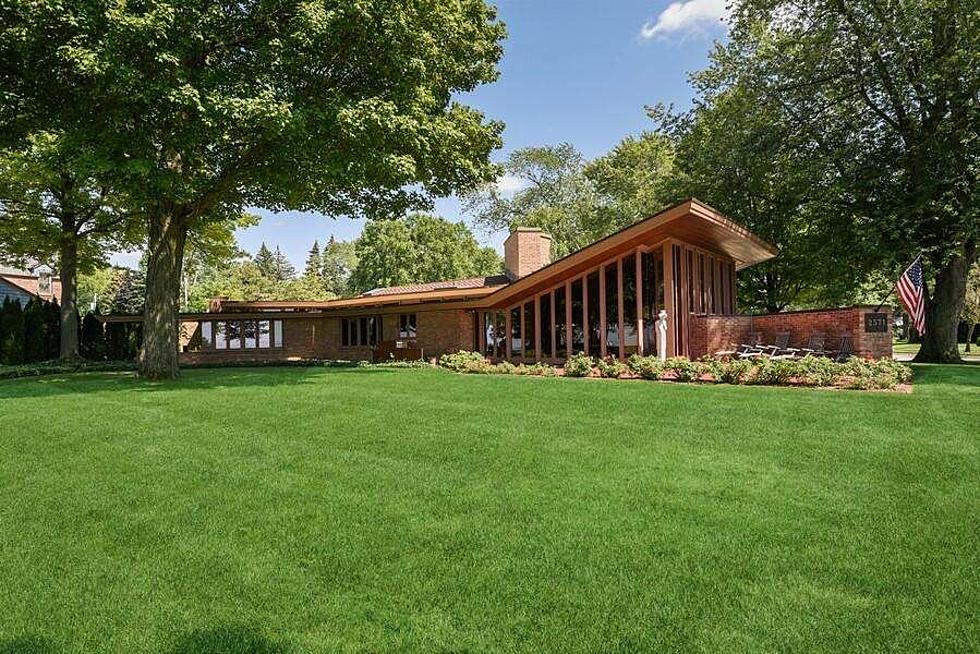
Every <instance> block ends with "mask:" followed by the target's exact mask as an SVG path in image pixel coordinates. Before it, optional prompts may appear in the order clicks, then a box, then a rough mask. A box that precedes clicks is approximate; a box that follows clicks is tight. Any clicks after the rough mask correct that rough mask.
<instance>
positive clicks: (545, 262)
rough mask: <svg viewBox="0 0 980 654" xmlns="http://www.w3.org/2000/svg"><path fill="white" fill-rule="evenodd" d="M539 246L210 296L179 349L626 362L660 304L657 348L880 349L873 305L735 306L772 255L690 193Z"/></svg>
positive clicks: (222, 355)
mask: <svg viewBox="0 0 980 654" xmlns="http://www.w3.org/2000/svg"><path fill="white" fill-rule="evenodd" d="M550 253H551V237H550V236H548V235H547V234H545V233H543V232H542V231H541V230H538V229H529V228H520V229H517V230H515V231H513V232H512V233H511V234H510V236H509V237H508V238H507V240H506V241H505V242H504V265H505V269H506V275H500V276H493V277H474V278H469V279H458V280H450V281H443V282H434V283H428V284H409V285H406V286H397V287H391V288H381V289H374V290H372V291H369V292H368V293H365V294H363V295H360V296H358V297H354V298H346V299H340V300H332V301H329V302H231V301H227V300H214V301H212V305H211V307H210V311H209V312H207V313H199V314H183V315H181V317H180V321H181V332H182V333H181V340H180V348H181V360H182V361H183V362H186V363H196V362H220V361H277V360H291V359H329V360H351V361H358V360H372V359H373V360H385V359H389V358H420V357H423V356H424V357H426V358H432V357H437V356H439V355H442V354H445V353H449V352H455V351H458V350H475V351H479V352H482V353H484V354H485V355H486V356H488V357H491V358H493V359H507V360H512V361H548V362H560V361H563V360H564V359H566V358H567V357H568V356H569V355H571V354H573V353H577V352H585V353H588V354H590V355H592V356H599V357H606V356H613V357H618V358H620V359H625V358H627V357H629V356H630V355H632V354H653V353H656V351H657V348H656V345H657V343H656V340H657V338H658V336H657V330H656V329H655V327H654V323H655V321H656V319H657V316H658V314H659V313H660V311H666V314H667V322H666V324H667V329H666V337H665V339H664V340H665V345H666V350H667V354H668V356H678V355H681V356H690V357H692V358H694V357H697V356H701V355H703V354H706V353H711V352H715V351H718V350H722V349H728V348H730V347H731V346H732V345H733V344H737V343H746V342H749V340H750V338H763V339H765V340H767V341H770V342H771V341H772V339H773V338H774V337H775V335H776V334H786V333H789V334H790V335H791V341H790V345H793V346H799V347H803V346H806V345H807V342H808V340H809V339H810V338H811V337H813V336H814V335H815V334H816V333H819V334H821V335H823V336H826V339H827V341H828V346H830V344H831V343H832V342H833V341H834V339H840V338H843V337H848V338H850V339H851V341H852V343H853V349H854V352H855V353H857V354H862V355H866V356H874V357H881V356H890V355H891V337H890V334H884V333H878V331H879V330H877V328H874V329H872V328H869V327H868V325H872V326H873V325H879V324H882V319H883V318H885V315H884V314H882V313H880V312H876V311H875V310H874V309H873V308H868V307H853V308H849V309H834V310H828V311H817V312H813V311H811V312H796V313H782V314H776V315H773V316H758V317H753V316H743V315H738V313H737V306H738V302H737V298H736V284H735V278H736V275H737V273H738V271H739V270H741V269H743V268H746V267H748V266H752V265H755V264H757V263H759V262H762V261H766V260H767V259H771V258H772V257H774V256H776V254H777V252H776V249H775V248H774V247H773V246H771V245H769V244H768V243H766V242H764V241H762V240H761V239H759V238H758V237H756V236H755V235H754V234H752V233H751V232H749V231H748V230H747V229H745V228H744V227H742V226H740V225H738V224H736V223H735V222H733V221H732V220H730V219H728V218H727V217H725V216H723V215H722V214H720V213H719V212H718V211H715V210H714V209H712V208H711V207H709V206H707V205H706V204H704V203H702V202H699V201H698V200H694V199H691V200H687V201H685V202H682V203H680V204H677V205H675V206H673V207H671V208H669V209H667V210H665V211H662V212H660V213H658V214H657V215H655V216H652V217H650V218H647V219H646V220H642V221H640V222H638V223H636V224H634V225H631V226H630V227H627V228H626V229H623V230H621V231H619V232H616V233H615V234H612V235H611V236H608V237H606V238H604V239H601V240H599V241H597V242H595V243H593V244H591V245H589V246H587V247H585V248H583V249H581V250H579V251H578V252H575V253H573V254H570V255H568V256H566V257H564V258H562V259H560V260H558V261H555V262H552V261H551V254H550ZM870 313H874V314H875V315H874V316H872V318H873V320H870V321H869V320H868V319H867V316H866V314H870ZM106 320H107V321H109V322H133V321H138V320H140V317H138V316H110V317H108V318H107V319H106ZM862 325H863V326H864V327H863V328H862Z"/></svg>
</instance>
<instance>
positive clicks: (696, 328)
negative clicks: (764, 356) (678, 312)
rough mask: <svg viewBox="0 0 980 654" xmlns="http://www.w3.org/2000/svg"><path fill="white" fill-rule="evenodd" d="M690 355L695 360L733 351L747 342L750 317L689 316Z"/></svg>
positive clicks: (749, 330)
mask: <svg viewBox="0 0 980 654" xmlns="http://www.w3.org/2000/svg"><path fill="white" fill-rule="evenodd" d="M689 325H690V327H689V329H690V334H689V338H690V340H689V342H690V348H691V349H690V353H691V358H692V359H696V358H698V357H700V356H704V355H705V354H710V353H713V352H720V351H721V350H733V349H735V347H736V346H737V345H738V344H739V343H745V342H747V341H748V340H749V332H751V328H752V316H705V315H696V316H691V320H690V323H689Z"/></svg>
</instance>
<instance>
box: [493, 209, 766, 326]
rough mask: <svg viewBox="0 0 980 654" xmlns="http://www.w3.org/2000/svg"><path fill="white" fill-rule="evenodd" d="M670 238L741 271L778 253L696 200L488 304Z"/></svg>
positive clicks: (503, 290)
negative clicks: (720, 258)
mask: <svg viewBox="0 0 980 654" xmlns="http://www.w3.org/2000/svg"><path fill="white" fill-rule="evenodd" d="M666 239H676V240H678V241H683V242H685V243H688V244H690V245H693V246H696V247H701V248H703V249H705V250H708V251H713V252H718V253H720V254H723V255H725V256H728V257H731V258H732V259H733V260H734V261H735V267H736V269H737V270H741V269H742V268H745V267H748V266H751V265H754V264H757V263H760V262H762V261H765V260H767V259H771V258H772V257H774V256H776V254H778V250H777V249H776V248H775V247H774V246H772V245H770V244H769V243H766V242H765V241H763V240H762V239H761V238H759V237H758V236H756V235H755V234H753V233H752V232H750V231H749V230H748V229H746V228H745V227H742V226H741V225H739V224H738V223H736V222H734V221H733V220H731V219H730V218H728V217H726V216H725V215H723V214H722V213H720V212H718V211H716V210H715V209H713V208H711V207H710V206H708V205H706V204H704V203H703V202H701V201H700V200H696V199H694V198H691V199H689V200H685V201H684V202H681V203H679V204H676V205H674V206H672V207H670V208H668V209H665V210H664V211H661V212H660V213H658V214H656V215H654V216H651V217H650V218H647V219H645V220H642V221H640V222H638V223H635V224H633V225H630V226H629V227H626V228H625V229H622V230H620V231H618V232H616V233H614V234H611V235H609V236H607V237H605V238H603V239H601V240H598V241H596V242H595V243H593V244H592V245H589V246H586V247H584V248H582V249H581V250H579V251H577V252H574V253H572V254H570V255H568V256H566V257H564V258H562V259H559V260H557V261H555V262H553V263H551V264H549V265H547V266H545V267H544V268H541V269H540V270H537V271H535V272H533V273H531V274H530V275H527V276H526V277H523V278H521V279H519V280H517V281H516V282H514V283H513V284H510V285H508V286H505V287H503V288H501V289H499V290H497V291H496V292H495V293H493V294H492V295H490V296H489V297H487V298H486V299H485V302H486V303H488V305H489V306H493V307H498V308H499V307H501V306H504V305H506V304H507V302H508V301H509V300H511V299H512V298H514V297H515V296H521V295H526V294H528V293H537V292H540V291H542V290H545V289H547V288H550V287H551V286H554V285H555V284H558V283H560V282H561V280H563V279H568V278H569V277H573V276H577V275H578V274H580V273H582V272H585V271H587V270H591V269H593V268H595V267H596V266H597V265H599V264H601V263H602V262H604V261H608V260H609V259H612V258H614V257H616V256H617V255H620V254H627V253H628V252H630V251H631V250H634V249H636V248H643V247H649V246H653V245H656V244H658V243H661V242H663V241H664V240H666Z"/></svg>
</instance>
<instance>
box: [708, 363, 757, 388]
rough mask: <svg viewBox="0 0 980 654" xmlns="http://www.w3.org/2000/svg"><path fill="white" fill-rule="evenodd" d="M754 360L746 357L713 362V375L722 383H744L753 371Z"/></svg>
mask: <svg viewBox="0 0 980 654" xmlns="http://www.w3.org/2000/svg"><path fill="white" fill-rule="evenodd" d="M752 366H753V364H752V362H751V361H748V360H746V359H731V360H730V361H718V362H717V363H715V364H713V367H712V370H711V376H712V377H714V378H715V381H717V382H721V383H722V384H744V383H745V381H746V380H747V379H748V378H749V374H750V373H751V372H752Z"/></svg>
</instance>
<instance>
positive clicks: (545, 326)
mask: <svg viewBox="0 0 980 654" xmlns="http://www.w3.org/2000/svg"><path fill="white" fill-rule="evenodd" d="M538 315H539V316H540V317H541V320H540V321H539V322H540V324H539V325H538V333H539V334H541V353H540V354H541V358H542V359H550V358H551V337H552V335H553V332H552V331H551V293H545V294H544V295H542V296H541V297H540V298H538Z"/></svg>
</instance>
